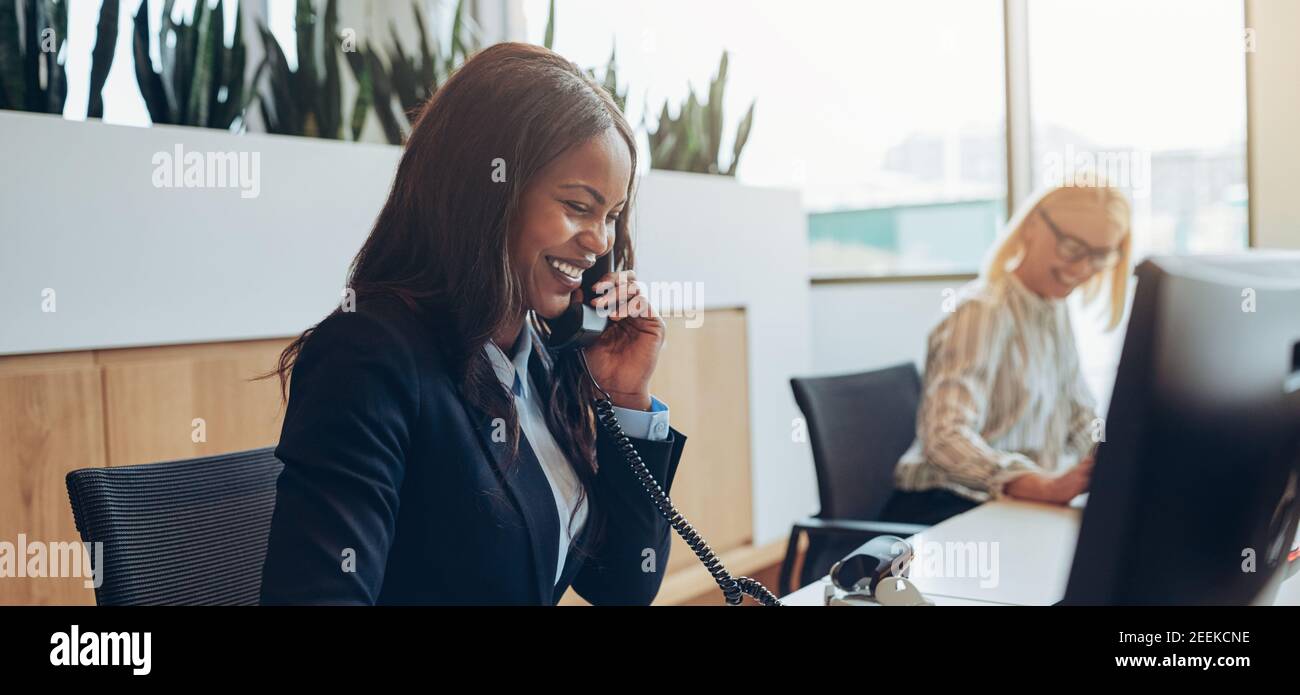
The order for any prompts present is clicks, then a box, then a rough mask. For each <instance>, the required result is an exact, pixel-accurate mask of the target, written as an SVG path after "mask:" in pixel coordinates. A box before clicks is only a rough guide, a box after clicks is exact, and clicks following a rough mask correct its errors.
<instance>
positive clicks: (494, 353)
mask: <svg viewBox="0 0 1300 695" xmlns="http://www.w3.org/2000/svg"><path fill="white" fill-rule="evenodd" d="M484 350H485V351H486V352H487V355H488V359H489V360H491V361H492V369H493V370H494V371H495V372H496V374H497V379H498V380H500V381H501V385H502V386H505V387H506V389H508V390H509V391H510V392H511V393H514V394H515V395H516V396H519V397H520V398H527V397H528V394H529V388H528V360H529V359H530V358H531V357H532V355H533V335H532V329H531V328H530V327H529V325H528V322H527V321H524V326H523V329H522V330H520V331H519V337H518V338H516V339H515V344H514V345H513V346H512V347H511V351H512V352H513V353H514V356H513V357H512V356H509V355H506V353H505V352H504V351H502V349H501V348H500V347H499V346H498V345H497V344H496V343H495V342H494V341H492V340H489V341H488V342H487V345H486V346H484Z"/></svg>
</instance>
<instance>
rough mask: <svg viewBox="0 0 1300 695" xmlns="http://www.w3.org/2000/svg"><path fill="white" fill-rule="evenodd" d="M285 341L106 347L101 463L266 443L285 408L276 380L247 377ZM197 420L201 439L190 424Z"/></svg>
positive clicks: (264, 366) (267, 363)
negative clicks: (104, 446) (105, 456)
mask: <svg viewBox="0 0 1300 695" xmlns="http://www.w3.org/2000/svg"><path fill="white" fill-rule="evenodd" d="M288 342H289V341H288V340H284V339H277V340H258V341H249V342H239V343H217V344H207V345H189V346H184V345H183V346H173V347H159V348H133V349H127V350H107V351H103V352H100V353H97V355H96V361H97V362H98V364H99V365H100V367H101V368H102V369H103V373H104V404H105V408H104V410H105V419H106V422H107V427H108V464H109V465H110V466H126V465H131V464H137V463H155V462H158V461H171V460H175V459H185V458H193V457H195V456H210V455H213V454H221V453H225V452H229V451H239V450H242V449H254V448H257V447H263V446H272V445H274V444H275V443H276V441H277V440H278V439H279V437H280V422H281V419H282V418H283V416H284V409H283V407H282V405H281V402H280V391H279V388H280V386H279V381H278V380H276V379H264V380H260V381H254V380H252V378H253V377H254V376H256V375H258V374H263V373H265V372H266V371H267V370H269V369H270V368H271V367H272V366H274V365H275V362H276V359H277V358H278V357H279V355H280V351H281V350H282V349H284V346H285V345H287V344H288ZM196 419H202V420H203V431H202V433H201V434H202V435H204V437H205V439H203V440H202V441H195V439H196V436H197V434H199V432H198V431H197V430H196V427H195V425H194V421H195V420H196Z"/></svg>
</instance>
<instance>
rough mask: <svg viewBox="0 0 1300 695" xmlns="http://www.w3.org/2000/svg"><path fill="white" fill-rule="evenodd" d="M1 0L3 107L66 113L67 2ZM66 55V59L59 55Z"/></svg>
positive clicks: (0, 104)
mask: <svg viewBox="0 0 1300 695" xmlns="http://www.w3.org/2000/svg"><path fill="white" fill-rule="evenodd" d="M18 8H19V3H18V2H17V0H0V108H5V109H18V110H20V111H36V112H40V113H60V114H61V113H63V102H64V101H65V100H66V99H67V96H68V81H67V77H66V76H65V75H64V72H63V66H64V64H65V62H66V61H67V58H68V55H67V53H68V52H67V40H68V3H67V1H66V0H22V16H23V27H22V29H21V30H20V29H19V27H18ZM60 56H62V57H60Z"/></svg>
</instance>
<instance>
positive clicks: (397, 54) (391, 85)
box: [347, 0, 480, 145]
mask: <svg viewBox="0 0 1300 695" xmlns="http://www.w3.org/2000/svg"><path fill="white" fill-rule="evenodd" d="M411 11H412V13H413V14H414V16H415V26H416V29H417V31H418V32H419V46H418V47H417V50H416V52H412V53H408V52H407V51H406V50H405V49H403V48H402V42H401V40H400V38H399V37H398V32H397V26H396V25H395V24H393V25H390V26H389V35H390V37H391V40H392V45H391V46H390V47H389V49H388V55H387V59H386V60H385V58H384V57H381V56H380V54H379V51H377V50H375V49H374V48H372V47H371V46H370V45H369V44H367V45H366V46H364V47H363V48H361V50H359V51H352V52H348V53H347V59H348V67H349V68H351V70H352V74H353V76H354V77H355V78H356V80H357V84H358V85H359V88H358V92H357V103H356V105H355V106H354V107H353V111H352V113H353V120H352V129H353V138H354V139H355V138H356V137H357V135H358V134H359V133H360V131H361V127H362V126H364V114H365V113H366V112H365V110H364V109H363V106H365V105H368V106H370V107H372V108H373V109H374V111H375V116H376V117H377V118H378V119H379V124H380V127H381V128H382V129H383V131H384V137H385V138H387V139H388V142H390V143H392V144H394V145H399V144H401V143H402V140H403V139H404V138H405V134H406V132H407V131H408V130H409V127H410V124H411V123H413V122H414V120H415V116H416V114H417V113H418V112H419V109H420V107H421V106H422V105H423V104H424V102H426V101H428V99H429V97H431V96H433V93H434V92H435V91H437V89H438V86H439V85H441V84H442V83H443V82H445V81H446V79H447V78H448V77H449V76H451V73H452V72H454V71H455V70H456V68H458V67H460V65H461V64H462V63H464V62H465V59H466V58H467V57H469V55H471V54H473V53H474V52H475V51H477V50H478V48H479V45H480V44H479V40H478V38H477V35H476V34H475V33H474V32H472V31H470V30H469V29H468V27H467V25H466V18H465V16H464V11H465V0H459V2H457V3H456V9H455V13H454V14H453V15H452V26H451V37H450V39H449V40H448V50H447V52H446V53H445V54H444V53H443V52H442V51H441V50H440V48H439V46H438V42H437V39H436V38H433V37H432V34H431V33H430V31H429V23H428V22H427V20H426V18H425V16H424V12H423V11H422V10H421V9H420V4H419V3H418V2H412V3H411ZM394 100H396V101H397V105H398V107H399V108H400V109H401V111H402V113H403V114H404V115H405V120H406V125H405V126H403V124H402V123H401V122H400V121H399V120H398V119H397V117H396V116H395V115H394V113H393V101H394ZM358 112H360V113H361V114H363V116H362V118H361V119H358V117H357V114H358Z"/></svg>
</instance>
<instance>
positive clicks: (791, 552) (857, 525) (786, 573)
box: [777, 516, 929, 596]
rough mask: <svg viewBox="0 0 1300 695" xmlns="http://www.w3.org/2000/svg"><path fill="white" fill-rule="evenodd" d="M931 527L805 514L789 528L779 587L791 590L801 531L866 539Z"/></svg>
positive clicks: (915, 532)
mask: <svg viewBox="0 0 1300 695" xmlns="http://www.w3.org/2000/svg"><path fill="white" fill-rule="evenodd" d="M927 528H929V527H928V526H923V525H920V524H900V523H895V522H891V521H859V520H857V519H818V518H816V517H811V516H810V517H805V518H803V519H800V520H798V521H796V522H795V523H794V524H793V525H792V526H791V528H790V541H789V543H788V544H787V545H786V549H785V559H784V560H782V561H781V572H780V575H779V576H778V578H777V590H778V591H780V592H781V595H782V596H785V595H786V594H789V593H790V592H791V591H792V588H791V586H790V581H791V579H792V574H793V572H794V556H795V553H796V552H797V551H798V548H799V536H800V534H804V533H806V534H808V537H809V538H812V537H813V536H859V537H862V538H863V542H864V543H865V542H867V541H869V540H871V539H873V538H875V537H877V536H899V537H902V538H907V537H909V536H913V535H916V534H918V533H920V532H922V531H924V530H926V529H927Z"/></svg>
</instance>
